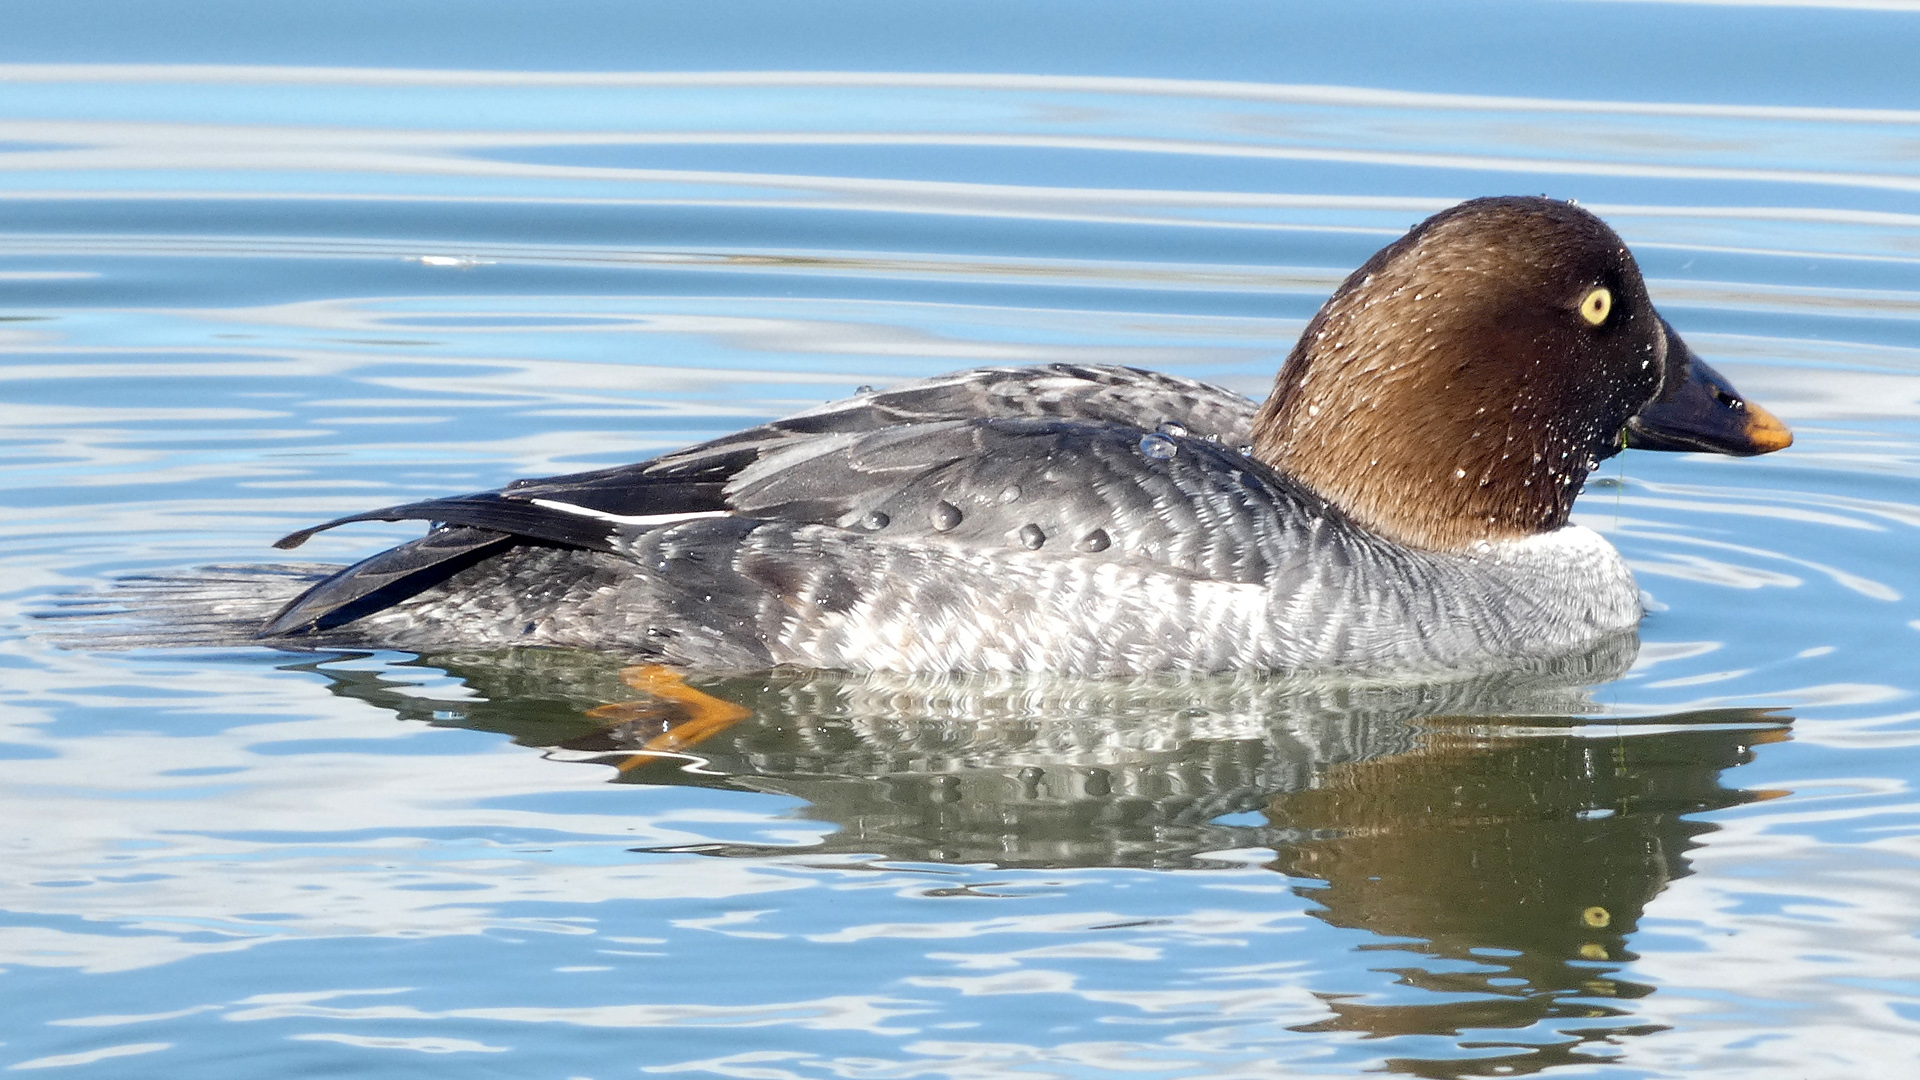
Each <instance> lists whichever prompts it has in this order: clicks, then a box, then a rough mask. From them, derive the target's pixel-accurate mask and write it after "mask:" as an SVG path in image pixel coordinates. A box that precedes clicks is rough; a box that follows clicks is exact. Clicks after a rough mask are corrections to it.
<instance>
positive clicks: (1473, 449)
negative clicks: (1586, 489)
mask: <svg viewBox="0 0 1920 1080" xmlns="http://www.w3.org/2000/svg"><path fill="white" fill-rule="evenodd" d="M1361 296H1362V294H1357V293H1355V294H1347V295H1345V296H1341V297H1336V299H1335V300H1334V301H1333V302H1331V303H1329V304H1328V306H1327V307H1326V308H1325V309H1323V310H1322V311H1321V313H1320V316H1319V317H1317V318H1315V319H1314V321H1313V322H1312V323H1311V324H1309V326H1308V327H1307V332H1306V334H1305V335H1303V336H1302V338H1301V340H1300V343H1299V344H1298V345H1296V346H1295V348H1294V351H1293V354H1292V355H1291V356H1289V357H1288V358H1287V362H1286V364H1285V365H1284V366H1283V367H1282V368H1281V371H1280V376H1279V378H1278V380H1277V381H1276V384H1275V388H1274V392H1273V395H1272V396H1271V397H1270V398H1268V399H1267V402H1266V404H1265V405H1263V406H1262V407H1261V409H1260V412H1259V414H1258V415H1257V417H1256V418H1255V421H1254V454H1255V456H1257V457H1259V458H1260V459H1261V460H1263V461H1265V462H1266V463H1267V464H1269V465H1272V466H1274V467H1275V468H1278V469H1279V470H1281V471H1282V472H1285V473H1287V474H1288V475H1290V476H1292V477H1294V478H1295V479H1297V480H1299V481H1301V482H1303V483H1305V484H1306V485H1307V486H1308V487H1310V488H1312V489H1313V491H1314V492H1315V493H1317V494H1319V495H1321V496H1322V497H1324V498H1326V499H1328V500H1329V501H1331V502H1332V503H1334V504H1335V505H1337V506H1339V507H1341V508H1342V509H1343V510H1344V511H1345V512H1346V513H1347V514H1348V516H1350V517H1351V518H1353V519H1354V520H1355V521H1357V522H1358V523H1360V524H1361V525H1364V526H1366V527H1368V528H1370V529H1372V530H1374V531H1376V532H1379V533H1381V534H1383V535H1385V536H1387V537H1390V538H1392V539H1394V540H1396V541H1398V542H1400V543H1402V544H1408V545H1412V546H1414V547H1420V548H1427V549H1430V550H1439V551H1457V550H1463V549H1467V548H1470V547H1473V546H1474V545H1476V544H1478V543H1480V542H1482V541H1490V540H1503V539H1511V538H1516V537H1522V536H1531V535H1534V534H1536V533H1541V532H1546V531H1548V530H1551V529H1556V528H1559V527H1560V526H1562V525H1564V524H1566V521H1567V516H1568V514H1569V512H1570V511H1571V510H1572V508H1573V500H1574V497H1575V496H1577V495H1578V494H1579V493H1580V487H1581V484H1582V483H1583V482H1584V481H1585V480H1586V477H1587V473H1588V472H1589V471H1590V470H1591V469H1592V468H1593V466H1594V463H1595V461H1596V460H1597V459H1598V458H1600V457H1604V456H1606V455H1607V453H1608V452H1609V451H1610V446H1611V434H1612V432H1611V431H1609V430H1605V427H1606V425H1607V424H1608V423H1613V421H1612V420H1611V419H1609V418H1606V417H1594V418H1593V419H1590V420H1585V421H1583V420H1581V419H1578V418H1579V417H1581V416H1582V415H1583V412H1582V406H1583V405H1584V404H1585V402H1584V401H1583V400H1582V395H1588V394H1593V393H1601V392H1604V391H1603V390H1601V389H1600V388H1596V387H1591V386H1587V385H1585V383H1586V382H1587V380H1586V379H1583V378H1581V377H1579V376H1580V374H1581V373H1579V372H1574V373H1572V375H1571V377H1570V376H1569V373H1567V372H1565V371H1562V370H1559V368H1560V367H1561V366H1563V365H1552V364H1547V363H1543V362H1542V361H1541V359H1540V358H1539V357H1537V356H1535V355H1530V354H1532V353H1533V352H1534V346H1535V345H1536V342H1535V341H1534V340H1532V335H1531V334H1530V333H1529V331H1528V328H1526V327H1525V326H1519V325H1513V324H1507V325H1501V324H1498V323H1495V324H1493V326H1492V327H1491V328H1489V327H1488V326H1486V325H1485V324H1481V325H1478V326H1474V327H1463V326H1458V325H1449V323H1450V321H1451V320H1453V319H1455V318H1457V316H1456V314H1455V313H1454V310H1453V309H1452V308H1450V307H1449V306H1448V304H1447V303H1446V300H1447V298H1446V297H1445V296H1444V295H1436V296H1428V295H1426V294H1422V295H1421V296H1420V297H1419V298H1418V299H1417V300H1416V303H1415V305H1413V306H1412V307H1411V308H1409V306H1408V305H1406V304H1405V302H1404V298H1402V300H1401V302H1400V303H1397V304H1396V305H1394V308H1395V310H1396V311H1397V312H1398V313H1399V315H1400V316H1402V318H1401V319H1400V321H1398V322H1397V323H1396V324H1395V325H1391V326H1379V325H1374V323H1375V322H1376V319H1375V318H1374V316H1373V313H1372V312H1370V311H1369V310H1367V306H1366V305H1365V303H1364V299H1362V298H1361ZM1429 301H1431V302H1429ZM1409 310H1412V311H1413V312H1415V313H1416V315H1417V316H1418V317H1416V318H1415V319H1413V320H1412V321H1410V322H1409V321H1407V320H1406V319H1405V318H1404V316H1405V315H1406V314H1407V312H1408V311H1409ZM1462 340H1471V341H1472V342H1473V349H1472V351H1471V352H1470V353H1466V354H1462V355H1459V356H1452V357H1448V358H1444V359H1443V358H1442V357H1441V356H1440V352H1441V350H1442V349H1443V348H1444V346H1443V345H1442V344H1441V343H1443V342H1458V341H1462ZM1585 415H1589V416H1591V415H1592V413H1591V410H1587V412H1586V414H1585ZM1617 429H1618V424H1617V423H1614V428H1613V430H1614V431H1617Z"/></svg>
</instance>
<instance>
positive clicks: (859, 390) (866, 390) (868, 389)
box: [853, 383, 873, 394]
mask: <svg viewBox="0 0 1920 1080" xmlns="http://www.w3.org/2000/svg"><path fill="white" fill-rule="evenodd" d="M853 392H854V393H856V394H871V393H873V384H872V383H861V384H860V385H859V386H856V387H854V388H853Z"/></svg>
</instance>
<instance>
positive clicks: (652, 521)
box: [527, 499, 732, 526]
mask: <svg viewBox="0 0 1920 1080" xmlns="http://www.w3.org/2000/svg"><path fill="white" fill-rule="evenodd" d="M527 501H528V502H530V503H532V504H533V505H535V506H538V507H541V508H542V509H546V510H557V511H559V512H560V513H562V514H573V515H574V516H576V517H583V518H593V519H595V520H597V521H605V522H608V523H609V524H613V525H643V526H644V525H671V524H673V523H674V522H676V521H692V520H694V519H695V518H711V517H726V516H727V515H728V514H730V513H732V511H730V510H689V511H687V512H685V513H680V514H609V513H607V512H606V511H605V510H595V509H593V508H592V507H589V506H575V505H574V504H572V503H566V502H561V501H559V500H558V499H529V500H527Z"/></svg>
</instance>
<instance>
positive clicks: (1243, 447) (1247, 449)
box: [1240, 442, 1253, 457]
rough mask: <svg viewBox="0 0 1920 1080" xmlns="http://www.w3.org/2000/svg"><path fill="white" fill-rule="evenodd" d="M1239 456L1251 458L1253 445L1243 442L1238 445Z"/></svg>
mask: <svg viewBox="0 0 1920 1080" xmlns="http://www.w3.org/2000/svg"><path fill="white" fill-rule="evenodd" d="M1240 456H1241V457H1252V456H1253V444H1252V443H1250V442H1244V443H1241V444H1240Z"/></svg>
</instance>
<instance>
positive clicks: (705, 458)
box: [274, 364, 1255, 551]
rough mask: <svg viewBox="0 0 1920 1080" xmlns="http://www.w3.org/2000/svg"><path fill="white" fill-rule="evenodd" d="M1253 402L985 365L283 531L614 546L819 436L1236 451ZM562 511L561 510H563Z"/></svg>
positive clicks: (1090, 369) (717, 509) (1202, 389)
mask: <svg viewBox="0 0 1920 1080" xmlns="http://www.w3.org/2000/svg"><path fill="white" fill-rule="evenodd" d="M1254 409H1255V406H1254V403H1253V402H1251V401H1249V400H1248V399H1246V398H1244V397H1241V396H1240V395H1238V394H1235V393H1232V392H1230V391H1227V390H1222V389H1220V388H1219V387H1216V386H1209V385H1207V384H1206V383H1202V382H1196V381H1194V380H1192V379H1183V378H1179V377H1178V376H1173V375H1164V374H1161V373H1159V372H1153V371H1144V370H1141V369H1138V368H1127V367H1102V366H1096V365H1087V364H1049V365H1045V366H1041V367H1020V368H980V369H977V370H973V371H964V372H959V373H957V374H954V375H947V376H942V377H940V378H936V379H926V380H921V381H918V382H912V383H907V384H904V385H902V386H899V387H895V388H892V389H888V390H881V391H868V392H863V393H861V394H857V395H855V396H853V397H851V398H847V399H846V400H844V401H836V402H832V403H830V404H827V405H823V406H821V407H819V408H817V409H812V410H809V411H807V412H803V413H799V414H797V415H794V416H790V417H787V418H785V419H783V420H776V421H774V422H772V423H769V424H762V425H760V426H759V427H753V428H747V429H746V430H744V431H740V432H736V433H735V434H732V435H726V436H723V437H721V438H718V439H714V440H712V441H711V442H705V443H701V444H699V445H697V446H691V447H688V448H687V449H685V450H679V451H675V452H673V453H671V454H666V455H663V456H661V457H657V458H654V459H652V460H650V461H643V462H640V463H638V464H634V465H620V466H615V467H614V468H610V469H596V470H593V471H591V472H581V473H570V474H567V475H563V476H550V477H545V478H541V479H534V480H516V481H514V482H513V483H511V484H509V485H507V487H506V488H505V489H503V490H501V491H492V492H482V493H479V494H473V495H458V496H454V497H452V498H445V499H427V500H423V501H420V502H413V503H402V504H399V505H396V506H387V507H382V508H380V509H378V510H368V511H365V512H363V513H358V514H349V515H347V516H345V517H339V518H335V519H333V520H332V521H327V522H323V523H321V524H319V525H315V526H312V527H310V528H306V529H301V530H299V531H297V532H292V533H289V534H287V535H286V536H284V537H282V538H280V539H279V540H278V541H276V542H275V544H274V546H275V547H278V548H281V549H286V550H290V549H293V548H297V547H299V546H300V545H301V544H304V543H306V542H307V541H308V540H309V539H311V538H312V537H313V535H314V534H315V533H319V532H324V531H325V530H327V529H332V528H336V527H338V526H341V525H346V524H349V523H352V522H356V521H431V522H437V523H440V524H445V525H466V526H471V527H474V528H483V529H491V530H494V531H497V532H501V533H505V534H510V535H514V536H522V537H526V538H528V539H533V540H541V541H545V542H548V543H555V544H565V545H569V546H575V547H585V548H592V549H595V550H602V551H604V550H611V549H610V548H608V547H607V546H606V541H605V539H604V535H603V534H604V533H605V531H606V530H605V529H604V528H601V527H600V526H598V525H594V524H591V522H593V521H595V520H599V521H612V520H615V519H631V520H629V521H628V522H627V523H628V524H637V525H641V526H646V525H652V524H661V523H666V522H669V521H674V520H680V519H682V518H684V517H685V516H688V515H695V514H703V513H724V512H728V511H731V510H733V509H734V507H733V505H732V504H731V502H730V501H729V499H728V495H727V492H728V488H729V486H730V485H731V484H732V482H733V480H734V478H735V477H736V476H737V475H738V474H739V473H741V472H742V471H743V470H746V469H748V468H749V467H750V466H752V465H754V464H755V463H756V462H758V461H760V460H762V459H763V458H767V457H769V456H772V455H776V454H779V453H781V452H784V451H791V450H793V449H795V448H796V447H800V446H805V445H810V444H813V443H815V442H817V441H819V440H821V439H823V438H827V439H829V442H828V443H826V444H825V445H827V446H832V445H836V444H835V443H833V442H832V441H831V437H834V436H842V437H844V436H849V435H857V434H861V433H866V432H873V431H881V430H887V429H894V428H903V427H911V426H913V425H920V424H929V423H937V422H940V421H952V420H975V419H995V418H1018V417H1036V418H1037V417H1049V418H1055V419H1060V420H1077V421H1085V422H1092V423H1106V424H1116V425H1121V426H1130V427H1138V428H1145V429H1147V430H1153V429H1155V428H1157V427H1161V426H1163V425H1171V426H1172V427H1171V428H1170V430H1171V429H1173V428H1177V429H1179V430H1183V431H1184V432H1185V433H1186V434H1189V435H1192V436H1194V437H1196V438H1202V439H1211V440H1214V441H1218V442H1220V443H1222V444H1225V445H1228V446H1240V445H1242V444H1244V443H1246V442H1248V441H1249V440H1250V439H1251V434H1250V431H1251V428H1252V423H1253V413H1254ZM562 507H564V509H562Z"/></svg>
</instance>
